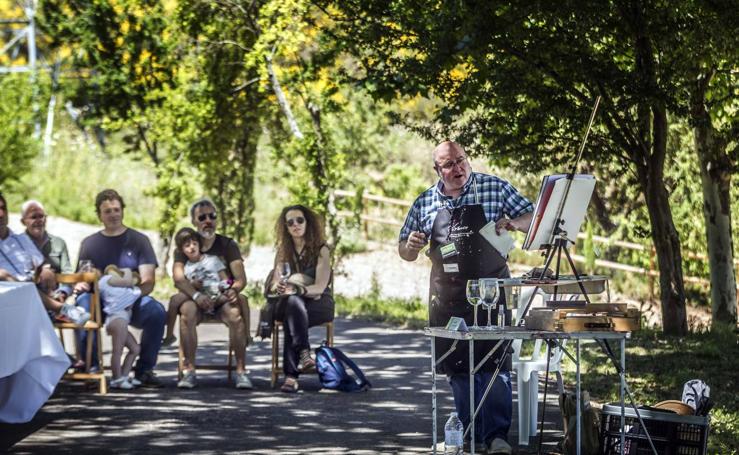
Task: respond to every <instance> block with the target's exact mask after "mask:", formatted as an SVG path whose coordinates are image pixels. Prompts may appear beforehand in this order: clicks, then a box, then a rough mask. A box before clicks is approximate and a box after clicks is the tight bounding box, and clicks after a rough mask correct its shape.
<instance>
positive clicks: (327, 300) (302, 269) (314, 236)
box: [270, 205, 334, 393]
mask: <svg viewBox="0 0 739 455" xmlns="http://www.w3.org/2000/svg"><path fill="white" fill-rule="evenodd" d="M275 234H276V237H277V241H276V249H277V254H276V255H275V269H274V272H273V274H272V284H271V287H270V288H271V291H272V293H274V294H277V295H279V298H280V301H279V303H278V304H277V308H276V311H275V319H276V320H278V321H282V323H283V326H284V328H285V343H284V350H283V370H284V372H285V382H284V384H283V385H282V387H281V390H282V391H283V392H287V393H291V392H297V391H298V376H299V375H300V373H305V372H309V371H312V370H315V366H316V363H315V361H314V360H313V359H312V358H311V355H310V344H309V342H308V328H309V327H312V326H315V325H319V324H323V323H324V322H329V321H332V320H333V319H334V299H333V296H332V292H331V288H330V281H331V261H330V258H329V255H330V252H329V249H328V246H327V245H326V241H325V238H324V235H323V225H322V223H321V221H320V219H319V218H318V216H317V215H316V214H315V213H314V212H313V211H312V210H310V209H309V208H307V207H304V206H302V205H292V206H289V207H285V208H284V209H282V212H281V213H280V217H279V218H278V219H277V223H276V225H275ZM285 263H287V264H289V271H292V272H293V273H294V274H295V273H298V274H302V275H303V277H301V279H302V281H303V284H305V286H298V285H293V284H290V282H291V281H295V280H291V279H288V278H287V277H285V276H281V273H285V270H287V269H288V267H286V266H284V265H282V264H285ZM281 271H282V272H281ZM289 271H288V272H287V273H288V274H289ZM293 276H295V275H293ZM311 282H312V283H311Z"/></svg>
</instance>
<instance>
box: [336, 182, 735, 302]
mask: <svg viewBox="0 0 739 455" xmlns="http://www.w3.org/2000/svg"><path fill="white" fill-rule="evenodd" d="M334 195H335V196H336V197H337V198H352V199H354V198H356V197H357V194H356V193H355V192H352V191H346V190H335V191H334ZM361 199H362V211H361V213H360V214H359V220H360V221H361V223H362V231H363V233H364V235H365V237H366V238H369V235H370V234H369V233H370V224H372V223H376V224H380V225H385V226H395V227H397V228H400V227H401V226H403V220H402V219H395V218H391V217H387V216H384V215H382V213H383V212H385V211H386V210H384V208H383V207H384V206H391V207H398V208H403V209H404V210H405V211H407V210H408V209H409V208H410V206H411V204H412V201H406V200H403V199H394V198H389V197H384V196H378V195H375V194H369V193H366V192H365V193H363V194H362V198H361ZM373 205H374V207H373ZM373 208H374V209H378V208H379V210H373ZM378 213H379V214H378ZM338 215H339V216H343V217H354V216H356V215H355V214H354V212H350V211H345V210H344V211H339V212H338ZM577 238H578V239H586V238H587V234H585V233H582V232H581V233H579V234H578V236H577ZM592 240H593V242H594V243H600V244H606V245H608V246H615V247H618V248H623V249H627V250H636V251H645V252H646V251H648V252H649V267H647V268H645V267H639V266H635V265H631V264H623V263H620V262H615V261H608V260H604V259H596V260H595V266H596V267H601V268H604V269H609V270H618V271H621V272H626V273H630V274H634V275H646V277H647V284H648V287H649V298H650V299H651V300H656V298H655V296H656V294H655V289H656V287H657V285H656V279H658V278H659V268H658V267H657V259H656V256H657V253H656V250H655V249H654V246H646V245H642V244H638V243H632V242H625V241H623V240H613V239H609V238H607V237H602V236H598V235H594V236H593V239H592ZM573 251H574V250H573ZM683 255H684V256H685V257H686V258H688V259H690V260H695V261H702V262H708V257H707V256H706V255H705V254H699V253H693V252H685V253H684V254H683ZM571 257H572V260H573V261H575V262H580V263H584V262H587V259H586V258H585V257H584V256H581V255H578V254H575V253H574V252H573V253H572V254H571ZM734 269H735V271H736V273H737V279H736V283H737V290H739V259H735V260H734ZM683 280H684V281H685V282H686V283H694V284H698V285H700V286H703V287H705V288H708V287H710V284H711V282H710V280H707V279H706V278H702V277H695V276H684V277H683Z"/></svg>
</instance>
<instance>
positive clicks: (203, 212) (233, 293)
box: [169, 198, 253, 389]
mask: <svg viewBox="0 0 739 455" xmlns="http://www.w3.org/2000/svg"><path fill="white" fill-rule="evenodd" d="M190 217H191V220H192V224H193V226H194V227H195V228H196V229H197V231H198V234H199V235H200V237H201V242H200V251H201V253H203V254H207V255H212V256H217V257H219V258H220V259H221V261H222V262H223V263H224V264H226V266H227V267H226V272H227V274H228V276H229V280H228V281H227V282H226V283H225V284H226V286H227V289H225V290H224V291H223V293H222V295H223V297H225V303H224V304H223V305H222V306H220V307H218V308H214V302H213V301H212V300H211V298H210V297H208V296H207V295H206V294H205V293H204V292H201V291H200V290H199V289H197V287H198V283H192V282H190V280H188V279H187V277H186V276H185V264H186V263H187V257H186V256H185V254H184V253H183V252H182V251H179V250H177V251H175V256H174V265H173V266H172V278H173V279H174V283H175V286H176V287H177V289H178V290H179V291H180V292H178V293H177V294H175V295H174V296H172V298H171V299H170V301H169V303H170V305H175V306H178V307H179V313H180V334H181V335H182V339H181V340H180V343H181V346H182V351H183V354H184V357H185V362H184V375H183V377H182V379H181V380H180V381H179V382H178V383H177V387H180V388H188V389H189V388H193V387H195V386H196V385H197V377H196V374H195V351H196V350H197V347H198V338H197V325H198V324H199V323H200V322H201V321H202V320H203V317H204V315H205V314H210V313H213V314H214V315H215V316H216V317H217V318H219V319H220V320H221V321H223V323H224V324H226V325H227V326H228V329H229V339H230V340H231V346H232V347H233V349H234V350H235V357H236V384H235V386H236V388H237V389H252V388H253V386H252V383H251V380H250V379H249V377H248V376H247V375H246V371H245V359H246V345H247V341H248V331H247V328H248V327H249V305H248V303H247V300H246V297H244V296H243V295H241V294H239V293H240V292H241V290H242V289H244V287H245V286H246V273H245V271H244V261H243V259H242V258H241V251H240V250H239V246H238V245H237V244H236V242H235V241H234V240H233V239H231V238H229V237H225V236H222V235H220V234H216V225H217V223H216V220H217V218H218V213H217V210H216V207H215V204H214V203H213V201H211V200H210V199H208V198H202V199H200V200H198V201H196V202H195V203H194V204H193V205H192V207H190Z"/></svg>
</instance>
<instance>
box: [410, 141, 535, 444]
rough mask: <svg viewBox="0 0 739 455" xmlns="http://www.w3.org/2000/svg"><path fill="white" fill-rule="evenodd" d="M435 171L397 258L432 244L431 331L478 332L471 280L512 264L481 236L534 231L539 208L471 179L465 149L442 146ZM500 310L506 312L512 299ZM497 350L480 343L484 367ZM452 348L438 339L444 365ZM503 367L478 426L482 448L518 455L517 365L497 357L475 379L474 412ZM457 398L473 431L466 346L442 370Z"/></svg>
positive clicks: (500, 186) (495, 181)
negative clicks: (513, 434) (512, 432)
mask: <svg viewBox="0 0 739 455" xmlns="http://www.w3.org/2000/svg"><path fill="white" fill-rule="evenodd" d="M433 161H434V170H436V173H437V175H438V176H439V181H438V182H437V183H436V184H435V185H434V186H432V187H431V188H429V189H427V190H426V191H424V192H423V193H421V195H420V196H419V197H418V198H417V199H416V200H415V202H414V203H413V205H412V206H411V209H410V211H409V212H408V216H407V217H406V220H405V223H404V224H403V227H402V229H401V231H400V238H399V243H398V254H399V255H400V257H401V258H403V259H405V260H406V261H415V260H416V258H418V254H419V252H420V251H421V249H422V248H423V247H424V246H425V245H426V243H430V246H429V250H428V252H427V255H428V256H429V257H430V259H431V263H432V268H431V280H430V281H431V282H430V292H429V297H430V300H429V325H430V326H445V325H446V324H447V322H448V320H449V318H450V317H452V316H455V317H460V318H464V319H465V322H466V323H467V325H468V326H471V325H472V324H473V311H472V310H473V308H472V307H471V306H470V305H469V304H468V302H467V299H466V292H465V289H466V284H467V281H468V280H477V279H479V278H505V277H509V276H510V272H509V271H508V266H507V264H506V260H505V258H504V257H503V256H501V254H500V253H499V252H498V251H497V250H496V249H495V248H493V247H492V245H491V244H490V243H489V242H488V240H487V239H486V238H484V236H483V235H482V234H481V233H480V230H481V229H482V228H483V227H484V226H485V225H487V224H488V223H494V225H495V230H496V231H497V232H499V233H500V231H501V230H502V229H505V230H513V229H516V230H519V231H524V232H525V231H526V230H528V227H529V224H531V217H532V212H533V204H531V202H529V201H528V200H527V199H526V198H525V197H523V196H522V195H521V194H520V193H519V192H518V191H517V190H516V189H515V188H514V187H513V186H512V185H511V184H510V183H508V182H507V181H505V180H503V179H501V178H499V177H496V176H493V175H487V174H482V173H478V172H472V167H471V166H470V162H469V159H468V157H467V155H466V154H465V152H464V149H463V148H462V146H460V145H459V144H457V143H455V142H452V141H444V142H442V143H441V144H439V145H438V146H437V147H436V149H435V150H434V153H433ZM499 304H502V305H505V296H501V299H500V300H499ZM493 345H494V343H489V342H480V341H478V342H476V343H475V359H474V360H475V364H476V365H478V364H479V363H480V362H482V360H483V359H484V357H485V356H486V355H487V353H488V352H489V351H490V350H492V348H493ZM450 348H451V340H447V339H440V338H436V339H435V351H436V356H437V358H439V357H441V356H442V355H444V354H445V353H446V352H447V351H449V350H450ZM500 362H504V363H503V365H501V368H500V374H499V375H498V377H497V379H496V381H495V383H494V384H493V387H492V389H491V391H490V393H489V395H488V396H487V397H486V398H485V402H484V404H483V406H482V407H481V409H480V412H479V413H478V415H477V418H476V419H475V433H474V436H475V441H476V442H481V443H482V444H483V445H484V446H485V447H484V448H482V449H483V450H482V451H485V450H487V451H488V453H506V454H509V453H511V446H510V445H509V444H508V442H507V437H508V430H509V428H510V425H511V416H512V410H513V406H512V392H511V380H510V372H509V371H510V358H509V357H508V358H505V359H504V356H502V355H500V354H498V355H493V356H491V357H490V358H489V359H487V360H486V361H485V363H484V364H483V365H482V366H481V368H480V370H479V371H478V373H476V374H475V378H474V384H475V407H477V406H478V405H479V401H480V399H481V397H482V394H483V392H484V390H485V389H486V387H487V384H488V383H489V382H490V380H491V379H492V376H493V372H494V371H495V370H496V368H497V367H498V364H499V363H500ZM438 370H439V372H440V373H443V374H446V375H447V378H448V379H449V383H450V385H451V387H452V392H453V394H454V404H455V407H456V409H457V415H458V416H459V418H460V419H461V420H462V423H463V424H464V425H465V427H467V426H468V425H469V424H470V418H469V416H470V400H469V396H470V395H469V388H468V387H469V381H470V378H469V350H468V343H467V342H460V343H459V344H458V346H457V348H456V349H455V350H453V351H452V352H451V353H450V354H449V355H448V356H447V357H445V358H444V360H443V361H442V362H441V363H440V364H439V368H438Z"/></svg>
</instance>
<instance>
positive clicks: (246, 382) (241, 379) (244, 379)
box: [236, 373, 254, 390]
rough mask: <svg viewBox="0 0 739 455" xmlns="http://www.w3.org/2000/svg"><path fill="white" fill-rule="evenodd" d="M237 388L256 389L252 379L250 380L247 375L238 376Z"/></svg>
mask: <svg viewBox="0 0 739 455" xmlns="http://www.w3.org/2000/svg"><path fill="white" fill-rule="evenodd" d="M236 388H237V389H248V390H251V389H253V388H254V385H253V384H252V383H251V379H249V376H247V375H246V373H241V374H237V375H236Z"/></svg>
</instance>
